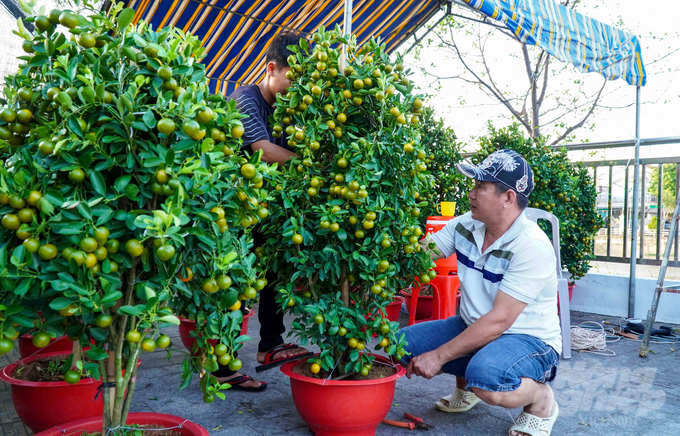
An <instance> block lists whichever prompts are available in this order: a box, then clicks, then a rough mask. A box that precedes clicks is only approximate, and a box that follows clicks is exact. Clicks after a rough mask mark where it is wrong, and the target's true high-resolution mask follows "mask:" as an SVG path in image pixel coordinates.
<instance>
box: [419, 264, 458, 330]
mask: <svg viewBox="0 0 680 436" xmlns="http://www.w3.org/2000/svg"><path fill="white" fill-rule="evenodd" d="M428 285H430V286H432V290H433V292H432V317H431V318H427V319H418V320H416V307H417V306H418V296H419V295H420V287H421V285H420V283H419V282H418V279H416V283H415V284H414V286H413V288H412V291H411V307H409V310H408V325H413V324H415V323H418V322H423V321H433V320H437V319H446V318H449V317H451V316H454V315H455V314H456V309H457V308H458V299H459V298H460V280H459V279H458V274H451V275H438V276H437V277H435V278H433V279H432V280H430V282H429V283H428Z"/></svg>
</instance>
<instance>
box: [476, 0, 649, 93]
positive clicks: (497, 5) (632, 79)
mask: <svg viewBox="0 0 680 436" xmlns="http://www.w3.org/2000/svg"><path fill="white" fill-rule="evenodd" d="M463 1H464V2H465V3H467V4H468V5H470V6H471V7H473V8H474V9H477V10H478V11H480V12H482V13H483V14H484V15H486V16H488V17H490V18H493V19H494V20H497V21H500V22H502V23H503V24H504V25H505V26H506V27H507V28H508V29H510V30H511V31H512V32H513V33H514V34H515V36H517V38H518V39H519V40H520V41H522V42H526V43H527V44H530V45H537V46H539V47H541V48H543V49H544V50H546V51H547V52H548V53H550V54H551V55H553V56H555V57H556V58H557V59H559V60H561V61H563V62H569V63H571V64H572V65H574V66H575V67H576V68H578V69H579V70H581V71H583V72H591V71H596V72H598V73H600V74H602V75H603V76H604V77H605V78H607V79H608V80H616V79H625V80H626V82H628V84H630V85H635V86H644V85H645V83H646V81H647V75H646V73H645V67H644V65H643V64H642V53H641V51H640V42H639V41H638V39H637V37H636V36H634V35H631V34H630V33H628V32H624V31H623V30H619V29H617V28H615V27H612V26H608V25H607V24H604V23H600V22H599V21H596V20H593V19H591V18H588V17H586V16H585V15H582V14H579V13H578V12H575V11H573V10H572V9H569V8H566V7H564V6H562V5H560V4H558V3H556V2H555V1H553V0H463Z"/></svg>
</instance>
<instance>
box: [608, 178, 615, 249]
mask: <svg viewBox="0 0 680 436" xmlns="http://www.w3.org/2000/svg"><path fill="white" fill-rule="evenodd" d="M613 169H614V167H612V166H610V167H609V185H608V186H607V256H611V255H612V252H611V248H612V185H613V183H612V179H613V177H612V170H613Z"/></svg>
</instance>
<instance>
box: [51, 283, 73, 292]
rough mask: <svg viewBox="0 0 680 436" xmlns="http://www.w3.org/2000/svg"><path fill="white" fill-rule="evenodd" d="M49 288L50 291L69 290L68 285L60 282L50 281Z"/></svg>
mask: <svg viewBox="0 0 680 436" xmlns="http://www.w3.org/2000/svg"><path fill="white" fill-rule="evenodd" d="M50 286H52V289H54V290H55V291H58V292H61V291H65V290H67V289H69V284H68V283H66V282H63V281H61V280H52V281H51V282H50Z"/></svg>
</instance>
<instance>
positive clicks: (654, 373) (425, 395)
mask: <svg viewBox="0 0 680 436" xmlns="http://www.w3.org/2000/svg"><path fill="white" fill-rule="evenodd" d="M256 318H257V317H252V318H251V321H250V322H251V324H250V329H249V333H250V335H251V337H252V339H253V340H251V341H249V342H247V343H246V345H245V346H244V347H243V349H242V351H241V356H240V357H241V358H242V360H243V362H244V366H243V372H245V373H246V374H251V375H253V376H255V370H254V368H255V366H256V362H255V352H256V349H257V348H256V347H257V341H258V337H259V323H258V322H257V319H256ZM603 319H605V317H603V316H598V315H594V314H586V313H579V312H572V325H578V324H579V323H580V322H582V321H586V320H591V321H598V322H602V321H603ZM608 320H609V321H610V322H614V323H616V324H617V323H618V319H611V318H609V319H608ZM400 321H401V322H402V323H405V321H406V318H405V316H404V315H402V318H401V320H400ZM288 322H290V320H288ZM167 333H168V334H170V335H171V336H172V338H173V342H174V344H175V346H176V347H177V348H178V349H181V350H183V347H182V344H181V342H180V340H179V335H178V332H177V329H176V328H173V329H168V332H167ZM639 346H640V343H639V342H637V341H632V340H628V339H623V340H621V341H619V342H615V343H611V344H609V348H610V349H611V350H613V351H614V352H615V353H616V355H615V356H612V357H608V356H601V355H596V354H591V353H574V354H573V357H572V358H571V359H570V360H563V361H561V362H560V364H559V370H558V375H557V378H556V380H555V381H554V383H553V384H552V387H553V389H554V390H555V398H556V401H557V402H558V404H559V405H560V417H559V418H558V420H557V422H556V424H555V427H554V428H553V434H554V435H567V434H568V435H573V434H578V435H680V419H678V416H679V415H680V378H679V377H678V375H680V370H679V369H678V368H679V366H680V365H679V364H680V359H679V358H678V353H679V352H678V350H680V344H653V345H652V346H651V349H652V350H653V353H650V356H649V358H647V359H643V358H640V357H638V350H639ZM16 359H18V355H17V354H16V351H13V352H12V353H10V355H6V356H2V358H1V359H0V363H1V364H2V365H3V366H4V365H6V364H8V363H9V362H11V361H13V360H16ZM182 359H183V356H182V355H181V354H180V353H173V355H172V357H171V358H170V359H169V360H166V353H165V352H160V351H156V352H153V353H151V354H145V355H143V356H142V365H141V367H140V368H139V383H138V385H137V391H136V392H135V397H134V407H133V408H134V410H135V411H153V412H159V413H168V414H173V415H177V416H181V417H183V418H187V419H190V420H191V421H194V422H196V423H198V424H200V425H202V426H203V427H205V428H206V429H207V430H208V431H209V432H210V434H211V435H215V436H227V435H229V436H257V435H286V436H294V435H300V436H311V435H312V433H311V432H310V431H309V430H308V429H307V426H306V424H305V423H304V421H303V420H302V419H301V418H300V416H299V415H298V413H297V411H296V410H295V406H294V404H293V401H292V397H291V394H290V386H289V381H288V378H287V377H285V376H284V375H283V374H282V373H281V372H280V371H279V370H278V369H273V370H270V371H267V372H264V373H262V374H261V375H260V377H259V379H260V380H263V381H266V382H267V383H268V384H269V388H268V389H267V390H266V391H264V392H262V393H246V392H238V391H232V392H229V391H226V392H225V394H226V396H227V399H226V401H220V400H219V399H216V400H215V402H214V403H213V404H210V405H208V404H204V403H203V402H202V394H201V393H200V392H199V389H198V382H197V380H196V379H195V380H194V381H193V383H192V385H191V386H190V387H188V388H187V389H185V390H183V391H178V390H177V388H178V387H179V385H180V364H181V361H182ZM454 387H455V379H454V378H453V377H451V376H447V375H442V376H438V377H436V378H435V379H433V380H431V381H427V380H425V379H420V378H413V379H411V380H408V379H406V378H405V377H404V378H402V379H400V380H399V381H398V382H397V389H396V393H395V396H394V400H393V406H392V409H391V410H390V412H389V415H388V418H390V419H401V420H403V414H404V412H409V413H412V414H414V415H416V416H420V417H422V418H423V419H424V420H425V421H426V422H428V423H430V424H433V425H434V426H435V429H434V430H431V431H430V432H429V433H427V434H429V435H451V434H455V435H460V436H464V435H469V436H483V435H494V436H495V435H505V434H507V430H508V429H509V428H510V426H511V425H512V420H513V418H516V417H517V416H518V415H519V413H520V410H519V409H517V410H505V409H502V408H499V407H492V406H488V405H486V404H484V403H480V404H478V405H477V406H475V408H473V409H472V410H470V411H469V412H467V413H463V414H449V413H443V412H440V411H438V410H436V409H435V408H434V402H435V401H437V399H438V398H439V397H440V396H443V395H448V394H450V393H451V392H453V390H454ZM409 433H410V432H409V430H407V429H401V428H395V427H389V426H385V425H382V424H381V425H380V426H379V427H378V431H377V435H401V434H404V435H406V434H409ZM25 434H31V433H30V431H28V430H27V429H26V427H25V426H24V425H23V424H22V423H21V422H20V421H19V419H18V417H17V415H16V412H15V411H14V408H13V406H12V400H11V395H10V391H9V386H7V385H6V384H4V383H3V384H0V436H4V435H25Z"/></svg>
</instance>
